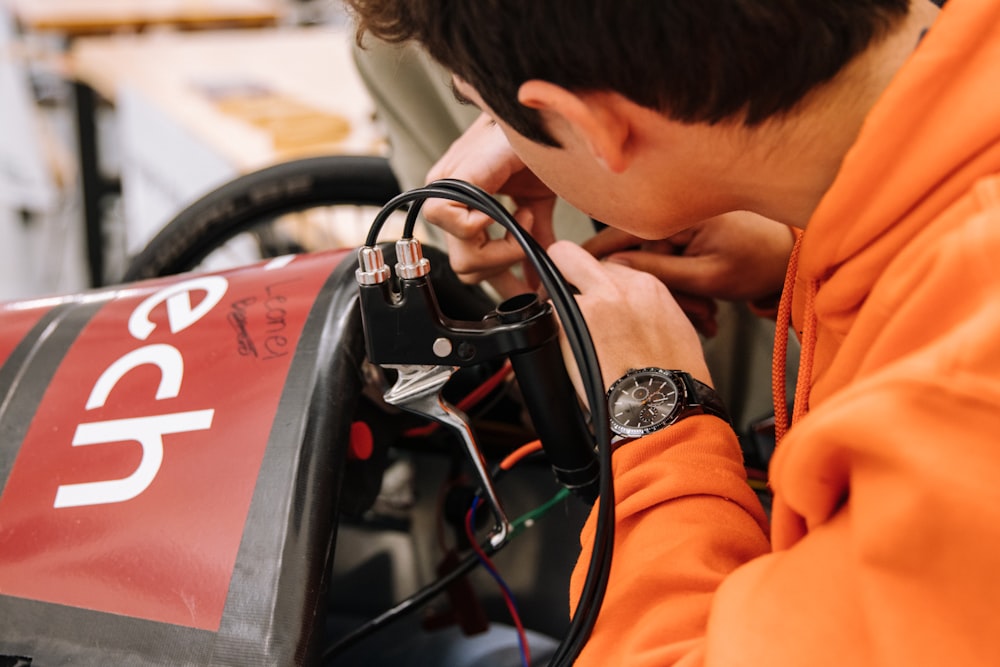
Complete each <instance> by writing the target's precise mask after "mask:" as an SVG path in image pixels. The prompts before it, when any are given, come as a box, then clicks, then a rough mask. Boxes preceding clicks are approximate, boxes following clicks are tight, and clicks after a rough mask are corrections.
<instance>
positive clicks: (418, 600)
mask: <svg viewBox="0 0 1000 667" xmlns="http://www.w3.org/2000/svg"><path fill="white" fill-rule="evenodd" d="M483 549H484V551H485V552H486V553H487V554H488V555H493V554H494V553H496V551H497V550H496V549H495V548H493V547H492V546H491V545H484V546H483ZM476 565H479V557H478V556H476V554H471V555H469V556H466V557H465V559H464V560H462V561H461V562H460V563H459V564H458V565H457V566H455V569H454V570H452V571H451V572H449V573H448V574H445V575H443V576H442V577H441V578H439V579H437V580H435V581H433V582H432V583H430V584H428V585H427V586H424V587H423V588H421V589H420V590H419V591H417V592H416V593H414V594H413V595H411V596H410V597H408V598H406V599H405V600H403V601H402V602H400V603H399V604H397V605H395V606H394V607H391V608H389V609H387V610H385V611H384V612H382V613H381V614H379V615H378V616H376V617H375V618H373V619H371V620H370V621H367V622H366V623H365V624H364V625H361V626H360V627H358V628H356V629H354V630H352V631H351V632H350V633H349V634H347V635H346V636H344V637H341V638H340V639H338V640H337V642H336V643H335V644H332V645H331V646H328V647H327V649H326V650H325V651H323V656H322V658H321V660H322V661H323V662H325V661H327V660H329V659H331V658H332V657H333V656H335V655H336V654H338V653H340V652H341V651H343V650H346V649H348V648H350V647H351V646H354V645H355V644H357V643H358V642H359V641H361V640H362V639H364V638H365V637H367V636H369V635H371V634H372V633H373V632H375V631H377V630H380V629H381V628H384V627H385V626H387V625H389V624H390V623H392V622H393V621H396V620H398V619H400V618H402V617H404V616H406V615H407V614H409V613H410V612H413V611H416V610H417V609H419V608H420V607H422V606H423V605H425V604H427V603H428V602H430V601H431V600H433V599H434V598H436V597H437V596H438V595H440V594H441V593H443V592H444V590H445V589H446V588H448V586H450V585H451V584H452V583H454V582H455V581H456V580H457V579H458V578H460V577H463V576H465V575H466V574H468V573H469V572H471V571H472V568H474V567H475V566H476Z"/></svg>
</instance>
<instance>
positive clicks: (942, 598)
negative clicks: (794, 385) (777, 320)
mask: <svg viewBox="0 0 1000 667" xmlns="http://www.w3.org/2000/svg"><path fill="white" fill-rule="evenodd" d="M798 255H799V257H798V270H797V277H796V280H795V283H796V289H795V293H794V298H793V308H792V310H793V321H794V323H795V327H796V330H797V332H798V333H799V336H800V338H801V340H802V343H803V359H802V364H801V372H800V379H799V388H798V392H797V403H796V414H795V420H794V422H793V425H792V427H791V428H790V429H789V431H788V433H787V436H786V437H785V438H784V439H783V440H782V442H781V444H780V445H779V447H778V450H777V452H776V454H775V457H774V460H773V462H772V465H771V471H770V479H771V484H772V487H773V490H774V493H775V499H774V510H773V515H772V525H771V529H770V544H769V542H768V533H767V527H766V525H765V519H764V517H763V516H762V512H761V510H760V507H759V506H758V504H757V502H756V499H755V497H754V495H753V494H752V493H751V492H750V490H749V488H748V487H747V485H746V483H745V481H744V476H743V471H742V467H741V462H740V458H739V457H740V454H739V449H738V446H737V443H736V440H735V438H734V436H733V435H732V433H730V432H728V431H727V430H726V429H725V427H724V426H723V424H722V423H721V422H720V421H719V420H717V419H714V418H711V417H692V418H689V419H685V420H683V421H682V422H680V423H678V424H677V425H675V426H672V427H670V428H668V429H665V430H664V431H661V432H659V433H657V434H654V435H651V436H648V437H646V438H644V439H642V440H640V441H636V442H633V443H630V444H629V445H627V446H625V447H623V448H621V449H619V450H618V451H617V452H616V453H615V454H614V460H613V466H614V474H615V484H616V498H617V504H616V509H617V519H616V529H617V532H616V537H615V552H614V561H613V565H612V572H611V578H610V583H609V586H608V593H607V596H606V598H605V600H604V605H603V608H602V611H601V614H600V616H599V619H598V622H597V625H596V627H595V628H594V632H593V634H592V635H591V639H590V641H589V642H588V644H587V646H586V647H585V649H584V652H583V654H582V656H581V657H580V659H579V661H578V663H577V664H579V665H593V666H595V667H608V666H610V665H628V666H629V667H642V666H646V665H648V666H653V665H655V666H657V667H660V666H662V665H669V664H681V665H701V664H705V665H724V666H725V667H732V666H734V665H755V666H763V665H769V666H786V665H805V666H809V667H816V666H822V665H835V666H836V667H844V666H846V665H850V666H852V667H854V666H857V665H887V666H895V665H906V666H907V667H912V666H914V665H927V666H928V667H931V666H933V667H942V666H943V665H948V666H951V665H955V666H960V667H967V666H969V665H994V666H995V665H1000V611H998V601H1000V1H998V0H950V2H949V3H948V4H947V5H946V7H945V9H944V10H943V11H942V13H941V14H940V15H939V17H938V19H937V20H936V22H935V24H934V26H933V27H932V28H931V30H930V31H929V32H928V34H927V35H926V36H925V37H924V39H923V40H922V42H921V44H920V45H919V47H918V48H917V49H916V51H915V52H914V54H913V55H912V56H911V58H910V59H909V60H908V62H907V63H906V64H905V65H904V67H903V68H902V69H901V70H900V71H899V72H898V74H897V75H896V77H895V78H894V79H893V81H892V82H891V84H890V86H889V87H888V89H887V90H886V92H885V94H884V95H883V97H882V98H881V99H880V100H879V102H878V103H877V104H876V106H875V107H874V108H873V110H872V111H871V113H870V114H869V116H868V118H867V119H866V122H865V125H864V127H863V128H862V131H861V134H860V136H859V138H858V140H857V142H856V143H855V145H854V147H853V148H852V149H851V151H850V152H849V153H848V155H847V156H846V158H845V161H844V163H843V165H842V168H841V171H840V173H839V175H838V177H837V180H836V182H835V183H834V184H833V186H832V188H831V189H830V191H829V192H828V193H827V195H826V197H825V198H824V200H823V201H822V202H821V204H820V206H819V208H818V209H817V211H816V212H815V214H814V216H813V218H812V220H811V221H810V223H809V225H808V229H807V231H806V233H805V234H804V236H803V240H802V243H801V249H800V252H799V253H798ZM791 270H792V271H793V272H794V270H795V269H794V267H793V268H792V269H791ZM789 292H790V290H789ZM593 518H594V517H593V516H592V517H591V521H589V522H588V524H587V525H586V526H585V528H584V531H583V534H582V536H581V539H582V542H583V545H584V550H583V554H582V557H581V559H580V561H579V564H578V566H577V569H576V571H575V572H574V579H573V586H572V591H571V597H572V600H574V601H575V600H576V599H577V598H578V596H579V592H580V588H581V585H582V582H583V575H584V574H585V570H586V565H587V562H588V559H589V553H590V547H591V545H592V544H593V537H594V534H593V532H594V521H593Z"/></svg>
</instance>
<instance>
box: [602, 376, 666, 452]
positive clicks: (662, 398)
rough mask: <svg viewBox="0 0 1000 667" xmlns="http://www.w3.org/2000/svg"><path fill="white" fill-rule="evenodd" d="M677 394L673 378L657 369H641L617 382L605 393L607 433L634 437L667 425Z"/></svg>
mask: <svg viewBox="0 0 1000 667" xmlns="http://www.w3.org/2000/svg"><path fill="white" fill-rule="evenodd" d="M679 400H680V392H679V390H678V387H677V384H676V383H675V382H674V379H673V378H672V377H671V376H670V375H668V374H667V373H664V372H663V371H659V370H641V371H636V372H634V373H630V374H629V375H626V376H625V377H623V378H622V379H620V380H618V381H617V382H616V383H615V384H614V385H613V386H612V387H611V390H610V391H609V392H608V410H609V412H610V416H611V430H612V431H614V432H615V433H618V434H619V435H625V436H630V437H637V436H641V435H645V434H647V433H652V432H653V431H655V430H657V429H659V428H661V427H662V426H665V425H666V424H669V423H670V419H671V418H672V417H673V416H674V413H675V412H676V408H677V403H678V401H679Z"/></svg>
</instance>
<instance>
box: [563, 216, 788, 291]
mask: <svg viewBox="0 0 1000 667" xmlns="http://www.w3.org/2000/svg"><path fill="white" fill-rule="evenodd" d="M794 241H795V239H794V236H793V235H792V233H791V231H790V229H789V228H788V226H787V225H783V224H781V223H778V222H774V221H773V220H769V219H767V218H764V217H761V216H759V215H756V214H754V213H748V212H746V211H735V212H732V213H726V214H723V215H719V216H716V217H714V218H709V219H708V220H705V221H703V222H700V223H698V224H696V225H694V226H693V227H690V228H688V229H687V230H685V231H683V232H680V233H679V234H675V235H674V236H671V237H670V238H668V239H665V240H663V241H642V240H641V239H637V238H636V237H634V236H631V235H630V234H626V233H625V232H622V231H619V230H617V229H611V228H609V229H605V230H603V231H602V232H601V233H599V234H598V235H596V236H595V237H593V238H591V239H589V240H588V241H587V242H586V243H584V244H583V246H584V248H586V249H587V250H589V251H590V252H591V254H593V255H594V256H595V257H598V258H600V259H604V260H607V261H610V262H615V263H619V264H624V265H625V266H629V267H631V268H634V269H638V270H640V271H646V272H647V273H651V274H653V275H654V276H656V277H657V278H659V279H660V280H662V281H663V282H664V283H666V284H667V286H668V287H670V289H671V290H672V291H674V292H683V293H686V294H690V295H694V296H699V297H704V298H710V299H723V300H726V301H741V300H745V301H754V300H757V299H762V298H765V297H767V296H770V295H772V294H777V293H779V292H781V287H782V285H783V284H784V279H785V269H786V268H787V266H788V256H789V254H790V253H791V251H792V245H794Z"/></svg>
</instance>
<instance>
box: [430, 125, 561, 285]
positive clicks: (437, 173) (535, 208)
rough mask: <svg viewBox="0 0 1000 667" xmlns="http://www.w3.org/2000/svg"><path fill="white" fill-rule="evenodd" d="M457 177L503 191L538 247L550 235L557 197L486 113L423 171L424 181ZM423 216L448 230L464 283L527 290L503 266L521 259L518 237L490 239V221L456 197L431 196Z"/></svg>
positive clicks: (454, 262)
mask: <svg viewBox="0 0 1000 667" xmlns="http://www.w3.org/2000/svg"><path fill="white" fill-rule="evenodd" d="M441 178H457V179H461V180H463V181H468V182H470V183H472V184H474V185H478V186H479V187H480V188H482V189H483V190H485V191H486V192H488V193H490V194H493V195H496V194H503V195H507V196H508V197H509V198H510V199H511V201H512V202H513V204H514V206H515V209H514V219H515V220H517V222H518V223H519V224H520V225H521V226H522V227H524V228H525V229H526V230H527V231H528V232H530V233H531V235H532V236H533V237H534V238H535V240H536V241H538V242H539V243H540V244H541V245H542V247H546V246H548V245H549V244H550V243H552V242H553V241H554V240H555V237H554V235H553V232H552V209H553V207H554V206H555V201H556V197H555V195H554V194H553V193H552V191H551V190H550V189H549V188H548V187H547V186H546V185H545V184H543V183H542V182H541V181H540V180H538V178H537V177H536V176H535V175H534V174H532V173H531V172H530V171H529V170H528V169H527V168H526V167H525V166H524V163H523V162H521V160H520V158H518V157H517V155H515V154H514V151H513V150H512V149H511V148H510V144H509V143H508V142H507V138H506V137H505V136H504V135H503V132H501V131H500V128H498V127H497V126H496V125H495V124H494V123H493V121H492V120H490V118H489V116H487V115H486V114H483V115H481V116H480V117H479V118H478V119H476V121H475V122H474V123H473V124H472V125H471V126H470V127H469V129H468V130H466V131H465V133H464V134H463V135H462V136H461V137H459V138H458V139H457V140H456V141H455V143H453V144H452V145H451V147H450V148H449V149H448V151H447V152H446V153H445V154H444V155H443V156H442V157H441V159H440V160H438V162H437V163H436V164H435V165H434V166H433V167H432V168H431V170H430V172H429V173H428V174H427V180H428V182H430V181H434V180H438V179H441ZM423 213H424V216H425V217H426V218H427V220H428V221H430V222H431V223H433V224H435V225H437V226H438V227H440V228H441V229H443V230H444V231H445V232H447V233H448V255H449V258H450V260H451V267H452V269H453V270H454V271H455V273H456V274H458V276H459V278H461V279H462V280H463V281H464V282H468V283H476V282H480V281H482V280H488V281H490V282H491V283H493V285H494V287H495V288H496V289H497V290H498V291H499V292H500V293H501V294H502V295H504V296H510V295H512V294H516V293H518V292H524V291H526V287H525V286H524V285H523V283H520V281H517V280H516V279H514V278H513V276H512V275H511V274H510V272H509V271H508V269H509V268H510V267H511V266H512V265H513V264H515V263H517V262H519V261H521V260H522V259H523V258H524V253H523V252H522V250H521V247H520V246H519V245H518V243H517V241H515V240H514V239H513V238H511V237H510V236H509V235H504V237H503V238H498V239H491V238H490V237H489V235H488V233H487V231H486V230H487V227H489V226H490V225H491V224H492V220H490V218H488V217H487V216H486V215H484V214H483V213H480V212H478V211H473V210H470V209H469V208H468V207H466V206H463V205H462V204H459V203H458V202H453V201H447V200H443V199H432V200H428V202H427V203H426V204H425V205H424V208H423Z"/></svg>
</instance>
